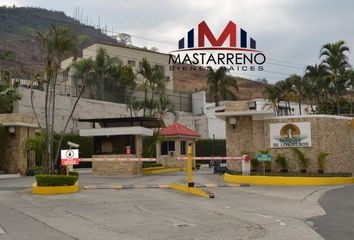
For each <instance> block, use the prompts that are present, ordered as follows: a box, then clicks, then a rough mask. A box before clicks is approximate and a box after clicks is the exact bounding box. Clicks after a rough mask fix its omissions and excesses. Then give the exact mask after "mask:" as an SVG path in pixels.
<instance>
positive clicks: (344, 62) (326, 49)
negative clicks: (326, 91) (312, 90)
mask: <svg viewBox="0 0 354 240" xmlns="http://www.w3.org/2000/svg"><path fill="white" fill-rule="evenodd" d="M347 52H349V48H348V47H347V46H346V45H345V42H344V41H343V40H340V41H337V42H335V43H327V44H325V45H324V46H323V47H322V49H321V52H320V58H322V64H323V65H324V66H325V67H326V68H327V71H328V72H329V73H330V75H331V77H332V78H331V81H332V83H333V85H334V91H335V99H336V104H337V114H338V115H340V114H341V112H340V102H339V99H340V93H339V89H340V86H339V85H340V81H339V80H340V78H341V74H342V73H343V72H345V69H348V68H349V67H350V65H349V62H348V56H347V55H346V53H347Z"/></svg>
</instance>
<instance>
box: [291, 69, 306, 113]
mask: <svg viewBox="0 0 354 240" xmlns="http://www.w3.org/2000/svg"><path fill="white" fill-rule="evenodd" d="M287 81H289V82H290V83H291V84H292V86H293V87H294V90H295V92H296V94H297V97H298V103H299V113H300V115H301V105H302V97H303V95H304V86H305V82H304V79H303V78H302V77H300V76H299V75H296V74H293V75H290V77H288V78H287Z"/></svg>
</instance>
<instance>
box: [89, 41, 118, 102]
mask: <svg viewBox="0 0 354 240" xmlns="http://www.w3.org/2000/svg"><path fill="white" fill-rule="evenodd" d="M117 65H122V63H121V60H120V59H119V58H117V57H110V56H109V55H108V54H107V51H106V50H105V49H103V48H99V49H98V51H97V54H96V57H95V60H94V72H95V78H96V83H97V87H98V89H99V90H98V92H99V97H100V99H101V100H104V95H105V89H104V85H105V81H107V80H108V79H111V78H112V72H114V71H115V70H114V69H115V67H116V66H117Z"/></svg>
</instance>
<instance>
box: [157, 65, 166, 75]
mask: <svg viewBox="0 0 354 240" xmlns="http://www.w3.org/2000/svg"><path fill="white" fill-rule="evenodd" d="M157 69H159V71H160V72H161V73H162V74H164V72H165V67H164V66H162V65H157Z"/></svg>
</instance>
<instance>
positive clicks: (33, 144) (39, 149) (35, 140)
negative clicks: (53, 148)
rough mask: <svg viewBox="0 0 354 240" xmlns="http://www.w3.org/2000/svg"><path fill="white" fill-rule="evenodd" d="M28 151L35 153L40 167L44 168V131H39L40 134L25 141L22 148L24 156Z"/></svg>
mask: <svg viewBox="0 0 354 240" xmlns="http://www.w3.org/2000/svg"><path fill="white" fill-rule="evenodd" d="M29 151H33V152H34V153H35V156H36V160H38V162H39V164H40V165H41V167H43V168H44V167H45V166H44V163H45V158H46V134H45V131H44V130H41V132H39V133H36V135H34V136H32V137H30V138H28V139H27V141H26V143H25V146H24V155H26V154H27V152H29ZM36 162H37V161H36Z"/></svg>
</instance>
